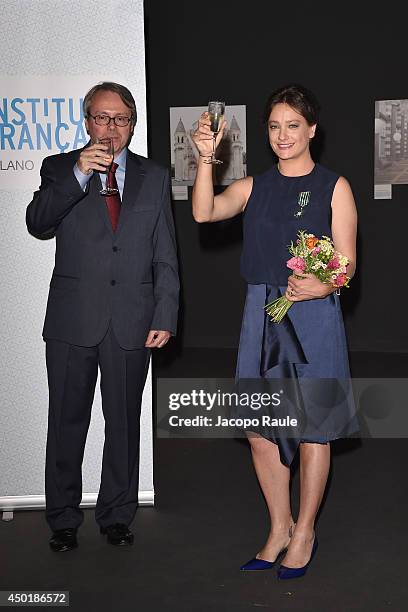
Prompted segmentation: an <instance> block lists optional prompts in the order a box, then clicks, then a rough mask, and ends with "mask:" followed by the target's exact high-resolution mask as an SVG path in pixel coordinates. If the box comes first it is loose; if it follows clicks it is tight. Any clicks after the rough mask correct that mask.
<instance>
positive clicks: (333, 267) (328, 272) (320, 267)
mask: <svg viewBox="0 0 408 612" xmlns="http://www.w3.org/2000/svg"><path fill="white" fill-rule="evenodd" d="M288 249H289V253H290V254H291V255H293V257H291V258H290V259H289V260H288V261H287V262H286V265H287V267H288V268H290V269H291V270H301V271H302V272H305V273H308V274H314V275H315V276H317V278H318V279H319V280H320V281H321V282H322V283H330V284H331V285H333V286H334V287H337V288H339V287H348V286H349V281H350V277H349V276H347V275H346V271H347V264H348V263H349V260H348V258H347V257H345V256H344V255H342V254H341V253H339V252H338V251H336V250H335V249H334V245H333V241H332V240H331V238H329V237H328V236H322V237H321V238H317V237H316V236H315V235H314V234H307V233H306V232H305V230H300V231H299V232H298V239H297V240H296V242H295V243H293V242H291V244H290V246H289V247H288ZM295 276H296V275H295ZM296 278H301V277H300V276H297V277H296ZM293 303H294V302H291V301H290V300H288V299H287V298H286V297H285V296H284V295H283V296H282V297H280V298H277V299H276V300H273V302H270V303H269V304H266V306H265V310H266V312H267V313H268V315H269V316H270V317H271V318H272V321H274V322H275V323H280V322H281V321H282V319H283V317H284V316H285V314H286V313H287V312H288V310H289V308H290V307H291V306H292V304H293Z"/></svg>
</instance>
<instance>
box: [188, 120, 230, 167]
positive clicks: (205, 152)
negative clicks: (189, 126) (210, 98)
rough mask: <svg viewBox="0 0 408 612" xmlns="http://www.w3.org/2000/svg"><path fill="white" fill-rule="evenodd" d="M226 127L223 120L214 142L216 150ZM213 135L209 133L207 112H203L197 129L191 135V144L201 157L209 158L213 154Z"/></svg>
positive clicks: (209, 123) (209, 126)
mask: <svg viewBox="0 0 408 612" xmlns="http://www.w3.org/2000/svg"><path fill="white" fill-rule="evenodd" d="M226 125H227V122H226V121H225V119H224V120H223V122H222V124H221V127H220V131H219V132H218V134H217V137H216V140H215V147H216V148H217V147H218V145H219V143H220V141H221V139H222V137H223V135H224V130H225V128H226ZM213 135H214V132H212V131H211V121H210V118H209V115H208V111H205V112H204V113H203V114H202V115H201V117H200V119H199V120H198V127H197V129H196V131H195V132H193V135H192V139H193V142H194V144H195V146H196V147H197V150H198V152H199V154H200V155H201V157H211V155H212V152H213Z"/></svg>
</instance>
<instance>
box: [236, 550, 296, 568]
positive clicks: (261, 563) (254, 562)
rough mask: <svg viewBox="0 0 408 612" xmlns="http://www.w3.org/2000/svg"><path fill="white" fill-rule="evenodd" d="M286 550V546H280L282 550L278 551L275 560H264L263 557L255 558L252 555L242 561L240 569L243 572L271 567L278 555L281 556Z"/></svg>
mask: <svg viewBox="0 0 408 612" xmlns="http://www.w3.org/2000/svg"><path fill="white" fill-rule="evenodd" d="M287 550H288V549H287V548H282V550H280V551H279V552H278V554H277V556H276V559H275V561H266V560H265V559H257V558H256V557H254V558H253V559H251V560H250V561H248V562H247V563H244V565H241V567H240V570H242V571H244V572H249V571H251V572H252V571H257V570H268V569H272V568H273V566H274V565H275V563H276V562H277V560H278V559H279V557H281V556H282V555H283V554H284V553H286V551H287Z"/></svg>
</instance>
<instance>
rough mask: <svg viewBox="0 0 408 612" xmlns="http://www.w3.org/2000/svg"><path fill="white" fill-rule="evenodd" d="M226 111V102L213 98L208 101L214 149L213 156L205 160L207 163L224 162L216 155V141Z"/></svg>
mask: <svg viewBox="0 0 408 612" xmlns="http://www.w3.org/2000/svg"><path fill="white" fill-rule="evenodd" d="M224 113H225V102H220V101H219V100H212V101H211V102H209V103H208V115H209V119H210V121H211V131H212V132H213V150H212V153H211V157H210V158H209V159H208V160H207V159H205V160H204V163H206V164H222V163H223V162H222V161H221V160H220V159H216V157H215V141H216V139H217V134H218V132H219V131H220V127H221V124H222V122H223V120H224Z"/></svg>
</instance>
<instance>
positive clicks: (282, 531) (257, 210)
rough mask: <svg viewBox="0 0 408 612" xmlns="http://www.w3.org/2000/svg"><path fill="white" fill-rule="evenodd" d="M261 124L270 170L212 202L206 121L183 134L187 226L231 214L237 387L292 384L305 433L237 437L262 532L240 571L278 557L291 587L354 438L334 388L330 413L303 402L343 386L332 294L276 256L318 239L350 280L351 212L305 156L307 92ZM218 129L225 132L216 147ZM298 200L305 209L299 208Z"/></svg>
mask: <svg viewBox="0 0 408 612" xmlns="http://www.w3.org/2000/svg"><path fill="white" fill-rule="evenodd" d="M265 122H266V124H267V127H268V133H269V142H270V146H271V148H272V150H273V152H274V153H275V154H276V156H277V158H278V163H277V164H276V165H274V166H273V167H272V168H271V169H270V170H268V171H267V172H265V173H263V174H261V175H257V176H254V177H246V178H243V179H239V180H237V181H235V182H234V183H232V184H231V185H229V186H228V187H227V188H226V189H225V191H224V192H223V193H222V194H220V195H217V196H215V197H214V191H213V183H212V166H211V165H210V164H208V163H205V162H206V160H208V158H209V157H210V156H211V151H212V132H211V130H210V121H209V119H208V115H207V114H206V113H204V114H203V115H202V116H201V118H200V120H199V124H198V128H197V130H196V132H195V133H194V135H193V140H194V143H195V145H196V147H197V149H198V152H199V164H198V170H197V176H196V181H195V184H194V187H193V215H194V218H195V220H196V221H197V222H199V223H201V222H215V221H221V220H223V219H228V218H231V217H234V216H235V215H237V214H239V213H243V227H244V242H243V251H242V259H241V273H242V275H243V277H244V278H245V280H246V281H247V283H248V291H247V298H246V303H245V310H244V316H243V322H242V329H241V338H240V345H239V353H238V361H237V379H238V380H240V379H257V378H258V379H259V378H291V379H294V380H296V381H299V382H300V383H301V385H300V388H301V389H302V391H301V393H302V410H304V413H305V416H306V420H307V422H308V423H312V424H314V426H313V427H309V428H306V429H305V430H303V431H302V435H301V436H300V437H298V438H296V437H294V438H285V437H276V436H274V435H273V433H271V432H270V431H269V430H268V429H262V428H259V429H258V430H255V431H253V432H251V433H250V435H248V439H249V442H250V445H251V451H252V457H253V462H254V466H255V470H256V474H257V477H258V480H259V483H260V486H261V488H262V491H263V493H264V496H265V499H266V502H267V505H268V509H269V513H270V519H271V529H270V533H269V536H268V538H267V540H266V543H265V545H264V546H263V548H262V549H261V550H260V551H259V552H258V554H257V555H256V556H255V557H254V558H253V559H251V560H250V561H249V562H248V563H246V564H245V565H243V566H242V568H241V569H243V570H262V569H269V568H271V567H273V565H274V564H275V562H276V561H277V559H278V558H279V559H280V560H281V564H280V566H279V568H278V577H279V578H281V579H287V578H295V577H299V576H302V575H303V574H304V573H305V572H306V570H307V567H308V565H309V563H310V561H311V559H312V558H313V556H314V554H315V552H316V549H317V538H316V535H315V530H314V526H315V519H316V515H317V512H318V509H319V506H320V503H321V500H322V497H323V494H324V490H325V486H326V482H327V476H328V472H329V467H330V441H331V440H334V439H336V438H340V437H345V436H347V435H350V434H351V433H354V432H356V431H357V430H358V422H357V419H356V415H355V407H354V403H353V401H352V396H351V394H350V393H349V390H348V389H346V390H345V389H344V388H343V389H342V393H340V396H341V399H340V400H339V399H336V402H335V403H336V406H335V407H334V406H331V405H324V401H322V397H323V396H321V397H320V401H319V398H318V401H316V392H315V393H314V394H313V389H312V391H311V392H310V388H313V384H312V385H310V386H309V387H308V383H310V381H316V380H321V379H325V381H327V380H331V381H333V380H338V381H339V380H341V381H347V380H348V379H349V376H350V373H349V364H348V355H347V345H346V338H345V333H344V325H343V319H342V314H341V307H340V302H339V297H338V295H337V293H336V288H335V287H334V286H332V285H328V284H325V283H322V282H321V281H319V280H318V279H317V278H316V277H315V276H314V275H312V274H304V273H302V272H301V271H300V270H299V271H295V273H294V274H292V275H290V276H289V271H288V269H287V267H286V261H287V259H288V258H289V257H290V256H289V255H288V250H287V247H288V245H289V244H290V242H291V241H292V240H293V241H294V240H295V239H296V235H297V232H298V231H299V230H300V229H304V230H306V231H307V232H309V233H312V234H315V235H316V236H318V237H321V236H322V235H326V236H329V237H331V238H332V239H333V241H334V246H335V248H336V250H338V251H340V252H341V253H342V254H343V255H346V256H347V257H348V259H349V262H350V263H349V264H348V267H347V275H348V276H350V277H352V276H353V274H354V271H355V265H356V231H357V213H356V207H355V203H354V198H353V194H352V191H351V188H350V185H349V183H348V182H347V180H346V179H345V178H344V177H341V176H338V175H337V174H336V173H334V172H332V171H330V170H328V169H327V168H324V167H323V166H321V165H320V164H317V163H315V162H314V161H313V159H312V157H311V154H310V142H311V140H312V139H313V137H314V135H315V131H316V127H317V122H318V103H317V101H316V99H315V97H314V96H313V94H312V93H311V92H310V91H308V90H307V89H305V88H304V87H302V86H299V85H288V86H286V87H283V88H281V89H279V90H277V91H275V92H274V93H273V94H272V95H271V96H270V97H269V99H268V102H267V107H266V112H265ZM224 130H225V122H224V125H223V126H222V129H221V132H220V133H219V134H218V136H217V141H216V144H217V145H218V143H219V142H220V140H221V138H222V135H223V132H224ZM304 194H307V195H306V197H305V195H304ZM305 201H307V204H306V206H300V203H301V202H303V203H304V202H305ZM299 276H301V278H299ZM280 295H285V296H286V297H287V299H288V300H290V301H292V302H295V304H294V305H293V306H292V308H290V310H289V312H288V315H287V316H286V317H285V318H284V320H283V321H282V322H281V323H280V324H278V325H277V324H274V323H271V321H270V320H269V318H268V317H267V316H266V315H265V311H264V306H265V304H266V303H268V302H269V301H271V300H272V299H274V298H275V297H278V296H280ZM302 383H303V386H302ZM308 389H309V390H308ZM318 389H320V388H319V387H318ZM329 396H330V393H328V395H327V397H329ZM298 450H299V453H300V509H299V515H298V518H297V522H296V523H295V522H294V520H293V518H292V512H291V507H290V495H289V483H290V465H291V463H292V460H293V457H294V456H295V453H296V452H297V451H298ZM283 554H284V557H282V555H283Z"/></svg>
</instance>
